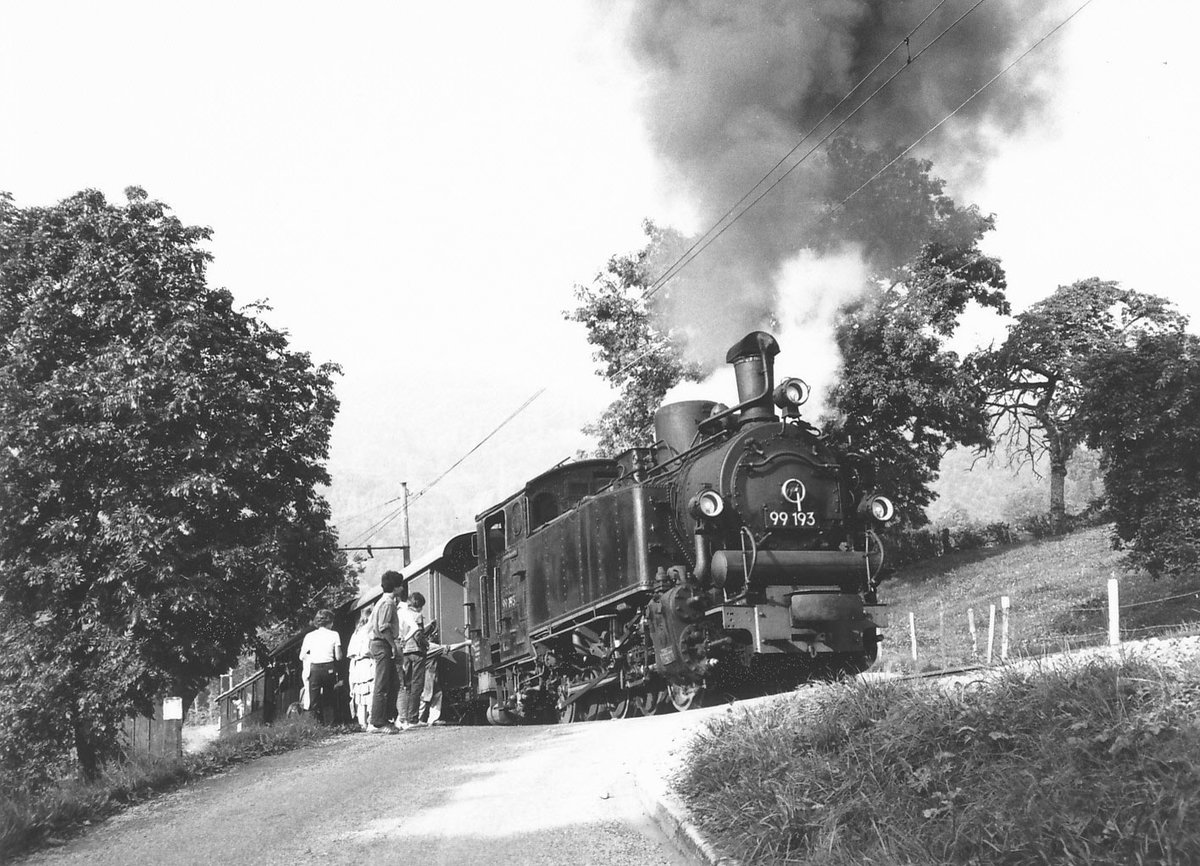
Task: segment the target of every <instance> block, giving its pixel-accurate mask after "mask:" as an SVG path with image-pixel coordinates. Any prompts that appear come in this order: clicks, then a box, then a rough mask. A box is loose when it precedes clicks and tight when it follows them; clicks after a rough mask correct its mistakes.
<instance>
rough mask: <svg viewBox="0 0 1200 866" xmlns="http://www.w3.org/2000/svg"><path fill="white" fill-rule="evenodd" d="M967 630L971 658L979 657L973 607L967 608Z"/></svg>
mask: <svg viewBox="0 0 1200 866" xmlns="http://www.w3.org/2000/svg"><path fill="white" fill-rule="evenodd" d="M967 631H969V632H970V633H971V658H975V659H977V658H979V635H978V634H977V633H976V631H975V608H973V607H968V608H967Z"/></svg>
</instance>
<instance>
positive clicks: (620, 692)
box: [608, 686, 641, 719]
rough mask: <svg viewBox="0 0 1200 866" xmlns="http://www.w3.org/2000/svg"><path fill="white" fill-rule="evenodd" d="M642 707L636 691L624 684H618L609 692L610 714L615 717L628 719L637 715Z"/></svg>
mask: <svg viewBox="0 0 1200 866" xmlns="http://www.w3.org/2000/svg"><path fill="white" fill-rule="evenodd" d="M640 710H641V707H640V704H639V701H638V700H637V697H636V696H635V695H634V693H633V692H632V691H631V690H630V689H627V688H624V687H622V686H616V687H614V688H613V689H612V691H610V692H609V694H608V714H609V716H610V717H612V718H614V719H628V718H630V717H631V716H636V715H638V713H639V712H640Z"/></svg>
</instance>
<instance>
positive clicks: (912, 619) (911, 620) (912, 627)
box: [908, 610, 917, 662]
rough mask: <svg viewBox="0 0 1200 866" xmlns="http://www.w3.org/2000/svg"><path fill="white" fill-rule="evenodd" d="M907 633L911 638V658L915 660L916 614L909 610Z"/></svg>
mask: <svg viewBox="0 0 1200 866" xmlns="http://www.w3.org/2000/svg"><path fill="white" fill-rule="evenodd" d="M908 634H909V636H910V637H911V638H912V660H913V661H914V662H915V661H916V660H917V616H916V614H914V613H913V612H912V611H911V610H910V611H909V612H908Z"/></svg>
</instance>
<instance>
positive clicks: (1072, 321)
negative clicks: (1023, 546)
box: [969, 277, 1186, 531]
mask: <svg viewBox="0 0 1200 866" xmlns="http://www.w3.org/2000/svg"><path fill="white" fill-rule="evenodd" d="M1185 322H1186V320H1185V319H1184V317H1183V316H1181V315H1180V314H1179V313H1178V312H1177V311H1175V310H1174V309H1173V308H1172V307H1171V305H1170V302H1168V301H1167V300H1165V299H1163V298H1160V297H1158V296H1156V295H1148V294H1143V293H1141V292H1136V291H1134V290H1132V289H1125V288H1122V287H1121V286H1120V285H1119V284H1118V283H1115V282H1112V281H1109V280H1101V279H1099V278H1098V277H1091V278H1089V279H1085V280H1079V281H1077V282H1074V283H1072V284H1071V285H1069V286H1059V287H1058V289H1056V290H1055V292H1054V293H1053V294H1051V295H1050V296H1049V297H1047V298H1045V299H1043V300H1041V301H1038V302H1037V303H1035V304H1033V305H1031V306H1030V307H1029V308H1028V309H1027V310H1025V311H1024V312H1022V313H1020V314H1019V315H1017V316H1016V318H1015V321H1014V322H1013V324H1012V325H1011V326H1010V327H1009V330H1008V335H1007V337H1006V338H1005V340H1004V342H1003V343H1002V344H1001V345H1000V346H999V347H997V348H994V349H988V350H983V351H980V352H977V353H975V354H974V355H972V357H971V358H970V359H969V363H970V364H971V365H972V366H973V367H974V368H975V369H976V370H977V371H978V374H979V376H980V378H981V381H982V383H983V386H984V388H985V390H986V392H987V401H986V405H987V408H988V413H989V415H990V417H991V422H990V423H991V428H992V431H993V433H994V435H995V437H996V441H997V444H998V445H999V446H1002V447H1003V448H1004V449H1005V450H1006V452H1007V455H1008V458H1009V460H1010V462H1012V463H1013V464H1014V465H1016V466H1022V465H1024V466H1029V467H1036V466H1037V465H1038V463H1039V461H1041V460H1043V459H1046V460H1048V462H1049V466H1050V518H1051V525H1052V527H1053V528H1054V529H1055V531H1057V530H1058V528H1060V527H1061V525H1062V521H1063V517H1064V515H1065V502H1064V495H1063V487H1064V483H1065V479H1066V474H1067V462H1068V461H1069V460H1070V459H1071V455H1072V454H1073V453H1074V452H1075V449H1076V448H1077V447H1078V446H1079V445H1080V443H1081V442H1082V441H1083V438H1084V432H1085V431H1084V430H1083V429H1082V428H1081V427H1080V426H1079V425H1078V424H1077V423H1076V420H1075V419H1076V415H1077V413H1078V411H1079V407H1080V401H1081V400H1082V399H1083V395H1084V393H1085V391H1086V390H1087V389H1086V387H1085V386H1086V380H1085V378H1084V375H1083V370H1085V369H1089V368H1090V367H1091V366H1092V365H1093V364H1094V363H1095V362H1096V360H1097V359H1099V358H1101V357H1104V356H1106V355H1109V354H1111V353H1113V352H1121V351H1123V350H1124V349H1125V348H1126V347H1127V346H1129V345H1132V344H1133V343H1135V342H1136V341H1137V340H1138V339H1139V338H1140V336H1141V335H1143V334H1147V333H1155V332H1165V331H1180V330H1182V328H1183V327H1184V324H1185Z"/></svg>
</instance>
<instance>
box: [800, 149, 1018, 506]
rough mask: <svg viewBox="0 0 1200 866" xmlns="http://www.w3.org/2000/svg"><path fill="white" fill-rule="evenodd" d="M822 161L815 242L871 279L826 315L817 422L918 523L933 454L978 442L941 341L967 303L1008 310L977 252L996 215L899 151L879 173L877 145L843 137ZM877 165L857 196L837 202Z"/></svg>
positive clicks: (978, 424) (967, 398)
mask: <svg viewBox="0 0 1200 866" xmlns="http://www.w3.org/2000/svg"><path fill="white" fill-rule="evenodd" d="M830 161H831V163H832V164H833V166H834V168H835V172H834V177H835V179H836V183H835V184H834V186H833V187H832V189H831V197H832V199H833V200H834V201H835V202H836V206H834V207H833V208H832V210H831V212H830V215H829V218H828V220H827V221H826V222H825V223H823V226H824V227H823V228H822V230H821V231H819V232H818V233H817V240H816V243H817V244H818V246H819V248H821V249H832V248H833V247H834V246H835V245H836V244H839V243H840V244H845V243H854V244H857V245H859V247H860V248H861V249H862V250H863V251H864V254H865V255H866V257H867V262H868V265H869V276H868V282H867V285H866V286H864V287H863V289H862V293H861V294H860V295H859V297H858V298H856V299H855V300H853V301H851V302H848V303H846V304H844V305H843V307H842V308H841V310H840V311H839V313H838V316H837V320H836V322H835V331H836V339H837V345H838V349H839V350H840V353H841V356H842V368H841V371H840V374H839V379H838V382H837V383H836V385H835V386H834V388H833V389H832V391H831V394H830V400H829V402H830V407H831V410H832V411H831V414H830V417H828V418H827V419H825V426H826V428H827V431H828V433H829V435H830V437H831V438H832V439H833V440H835V441H839V442H841V443H842V444H843V445H845V446H846V447H849V448H851V449H853V450H855V451H857V452H858V453H860V454H863V455H864V456H865V457H866V458H867V461H868V463H869V464H870V465H872V466H873V467H874V470H875V471H874V483H875V485H876V486H877V487H878V488H879V489H880V490H882V491H883V492H885V493H887V495H889V496H891V497H894V499H895V501H896V505H897V512H898V514H899V516H900V518H901V519H902V520H903V521H904V522H905V523H907V524H910V525H921V524H923V523H925V522H927V518H926V517H925V507H926V506H927V505H928V504H929V503H930V502H931V501H932V499H933V494H932V492H931V491H930V488H929V485H930V484H931V483H932V482H933V481H934V480H935V479H936V478H937V474H938V470H939V468H940V466H941V460H942V456H943V455H944V454H945V453H946V451H947V450H948V449H949V448H950V447H951V446H953V445H956V444H957V445H972V446H979V445H982V444H983V443H984V442H986V441H987V425H986V417H985V416H984V414H983V412H982V410H981V408H980V403H981V394H980V392H979V389H978V386H977V384H976V383H975V382H974V380H973V379H971V378H970V377H969V376H965V375H964V370H963V368H962V365H961V363H960V359H959V358H958V356H957V354H955V353H954V352H951V351H948V350H946V349H945V346H944V344H945V342H946V340H947V339H948V338H949V337H951V336H952V335H953V333H954V331H955V329H956V327H957V325H958V321H959V318H960V316H961V315H962V313H963V311H964V310H965V309H966V308H967V306H968V305H969V304H971V303H975V304H978V305H979V306H982V307H989V308H992V309H995V310H997V311H999V312H1007V311H1008V301H1007V300H1006V298H1005V295H1004V289H1005V277H1004V270H1003V268H1002V267H1001V266H1000V262H999V260H998V259H996V258H994V257H992V256H987V255H985V254H984V253H983V252H981V251H980V249H979V241H980V240H981V239H982V238H983V237H984V235H985V234H986V233H987V232H989V231H991V230H992V228H993V227H994V219H993V218H992V217H991V216H984V215H983V214H981V213H980V212H979V210H978V209H977V208H975V207H974V206H969V207H960V206H959V205H958V204H957V203H955V202H954V200H953V199H952V198H950V197H949V196H947V195H946V194H945V192H944V184H943V182H942V180H941V179H940V178H938V177H936V176H935V175H933V174H932V168H933V166H932V163H930V162H929V161H928V160H917V159H910V158H901V159H900V160H898V161H896V162H895V163H894V164H893V165H892V166H891V167H890V168H887V169H886V170H884V167H885V166H886V165H887V164H888V163H889V162H890V157H889V156H888V154H887V153H886V152H885V151H872V150H867V149H864V148H862V147H860V146H858V145H857V144H855V143H854V142H853V141H850V140H848V139H843V140H840V141H839V142H837V143H835V145H834V147H833V148H832V149H831V151H830ZM880 171H883V173H882V174H879V179H878V181H877V182H872V183H871V184H870V185H869V186H867V187H865V188H864V193H865V195H864V194H860V195H861V196H862V197H860V195H855V196H854V197H853V198H850V199H849V200H848V201H847V200H846V199H845V198H844V197H845V196H850V195H851V194H852V193H854V191H855V190H857V189H859V188H860V187H862V184H864V183H866V182H867V181H868V180H869V179H870V178H872V177H875V176H876V174H877V173H879V172H880ZM842 202H846V204H845V205H842Z"/></svg>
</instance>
